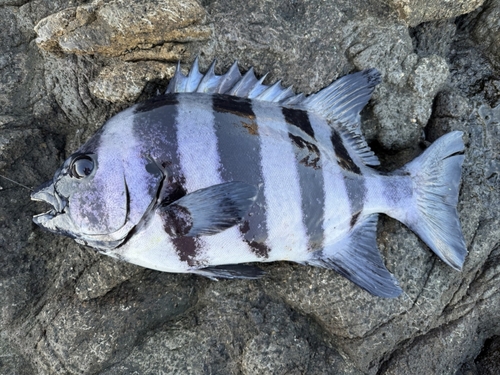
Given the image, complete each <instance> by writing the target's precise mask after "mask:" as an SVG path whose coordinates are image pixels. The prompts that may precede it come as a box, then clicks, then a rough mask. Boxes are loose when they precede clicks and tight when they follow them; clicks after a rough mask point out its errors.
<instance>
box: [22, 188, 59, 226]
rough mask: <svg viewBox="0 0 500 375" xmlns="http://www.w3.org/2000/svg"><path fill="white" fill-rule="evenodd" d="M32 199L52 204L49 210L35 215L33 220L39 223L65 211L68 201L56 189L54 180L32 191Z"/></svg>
mask: <svg viewBox="0 0 500 375" xmlns="http://www.w3.org/2000/svg"><path fill="white" fill-rule="evenodd" d="M31 200H34V201H38V202H45V203H48V204H50V205H51V206H52V208H51V209H49V210H48V211H47V212H44V213H41V214H38V215H35V216H33V221H34V222H35V223H37V224H40V223H45V222H46V221H47V220H50V219H53V218H54V217H56V216H57V215H59V214H61V213H63V210H64V208H65V207H66V205H67V201H66V200H65V199H64V198H62V197H61V196H60V195H59V194H57V192H56V191H55V188H54V184H53V181H47V182H45V183H43V184H42V185H40V186H38V187H37V188H36V189H35V190H34V191H33V192H32V193H31Z"/></svg>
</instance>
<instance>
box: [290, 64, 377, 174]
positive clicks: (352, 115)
mask: <svg viewBox="0 0 500 375" xmlns="http://www.w3.org/2000/svg"><path fill="white" fill-rule="evenodd" d="M379 83H380V73H379V72H378V70H377V69H367V70H363V71H361V72H356V73H353V74H349V75H346V76H344V77H342V78H339V79H338V80H336V81H335V82H333V83H332V84H331V85H330V86H328V87H325V88H324V89H323V90H321V91H318V92H317V93H315V94H312V95H310V96H308V97H307V98H306V99H304V100H303V101H302V102H301V103H300V106H302V107H304V108H306V109H308V110H310V111H312V112H315V113H317V114H319V115H321V116H323V117H325V118H327V119H329V120H330V121H331V122H332V126H335V128H336V129H338V130H339V131H340V132H341V133H342V135H343V138H344V139H345V140H346V141H347V142H348V143H349V145H350V146H351V147H352V149H354V150H355V151H356V154H357V155H358V156H359V157H360V158H361V161H363V163H365V164H366V165H371V166H377V165H380V161H379V160H378V158H377V156H376V155H375V154H374V153H373V151H372V150H371V149H370V147H369V146H368V144H367V143H366V140H365V138H364V137H363V134H362V133H361V121H360V116H359V113H360V112H361V110H362V109H363V108H364V106H365V105H366V104H367V103H368V101H369V100H370V98H371V96H372V93H373V90H374V89H375V86H377V85H378V84H379Z"/></svg>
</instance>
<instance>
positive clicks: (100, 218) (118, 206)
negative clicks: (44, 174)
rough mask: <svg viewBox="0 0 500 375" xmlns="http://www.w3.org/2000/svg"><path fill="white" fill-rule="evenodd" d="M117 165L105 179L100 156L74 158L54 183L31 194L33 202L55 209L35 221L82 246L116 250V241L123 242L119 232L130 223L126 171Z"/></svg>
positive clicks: (64, 165)
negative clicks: (42, 203) (95, 245)
mask: <svg viewBox="0 0 500 375" xmlns="http://www.w3.org/2000/svg"><path fill="white" fill-rule="evenodd" d="M115 164H116V165H115V168H114V171H113V173H112V174H111V176H110V175H108V176H105V175H104V173H103V172H104V171H103V169H100V165H99V157H98V155H97V154H94V153H75V154H73V155H71V156H70V157H69V158H68V159H67V160H66V161H65V162H64V164H63V165H62V166H61V167H60V168H59V169H58V170H57V171H56V172H55V174H54V177H53V178H52V180H49V181H47V182H46V183H44V184H42V185H40V186H39V187H37V188H36V189H35V190H34V191H33V193H32V194H31V199H33V200H37V201H44V202H46V203H48V204H50V205H51V206H52V208H51V209H50V210H49V211H47V212H45V213H42V214H40V215H36V216H34V217H33V221H34V222H35V223H36V224H38V225H39V226H41V227H42V228H44V229H47V230H49V231H51V232H54V233H58V234H63V235H67V236H69V237H72V238H74V239H76V240H77V241H79V242H82V243H87V244H90V245H93V244H94V243H96V244H97V245H100V246H104V247H106V246H108V247H112V244H111V243H112V242H115V241H117V240H120V238H119V237H121V236H120V235H118V236H117V234H118V233H117V232H119V231H120V229H121V228H123V227H124V225H125V223H126V219H127V204H128V203H127V199H128V198H127V191H126V185H125V180H124V178H123V176H122V178H119V175H121V173H120V170H121V169H122V168H121V165H120V164H119V163H115Z"/></svg>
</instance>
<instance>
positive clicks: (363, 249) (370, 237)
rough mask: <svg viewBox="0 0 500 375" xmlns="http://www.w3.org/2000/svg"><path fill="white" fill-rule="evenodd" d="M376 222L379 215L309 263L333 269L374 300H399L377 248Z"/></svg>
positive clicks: (393, 280)
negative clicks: (375, 298) (384, 298)
mask: <svg viewBox="0 0 500 375" xmlns="http://www.w3.org/2000/svg"><path fill="white" fill-rule="evenodd" d="M377 219H378V215H371V216H369V217H368V218H366V219H365V220H363V221H361V222H359V223H358V224H357V225H356V226H355V227H354V228H353V230H352V231H351V232H349V234H348V235H347V236H346V237H344V238H343V239H342V240H340V241H339V242H336V243H334V244H332V245H331V246H329V247H326V248H325V249H323V250H322V251H319V252H318V253H317V258H316V259H314V260H312V261H309V262H308V263H309V264H311V265H314V266H317V267H324V268H330V269H333V270H335V271H336V272H338V273H339V274H341V275H342V276H344V277H345V278H347V279H349V280H350V281H352V282H353V283H355V284H356V285H358V286H359V287H361V288H363V289H365V290H366V291H368V292H369V293H371V294H373V295H375V296H379V297H389V298H394V297H397V296H399V295H400V294H401V292H402V290H401V288H400V287H399V285H398V282H397V280H396V279H395V278H394V276H393V275H392V274H391V273H390V272H389V271H388V270H387V268H386V267H385V265H384V262H383V260H382V257H381V256H380V253H379V250H378V247H377V241H376V231H377Z"/></svg>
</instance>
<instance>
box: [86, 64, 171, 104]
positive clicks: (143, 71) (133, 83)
mask: <svg viewBox="0 0 500 375" xmlns="http://www.w3.org/2000/svg"><path fill="white" fill-rule="evenodd" d="M175 67H176V65H174V64H165V63H160V62H157V61H138V62H120V63H117V64H114V65H113V66H107V67H105V68H103V69H102V70H101V71H100V72H99V75H98V76H97V77H96V78H95V79H94V80H93V81H91V82H89V89H90V92H91V93H92V94H93V95H94V96H96V97H98V98H101V99H104V100H107V101H110V102H131V101H133V100H136V99H137V98H138V97H139V95H140V94H141V93H142V91H143V89H144V86H145V85H146V83H148V82H152V81H156V82H160V81H162V80H165V79H170V78H171V77H172V76H173V75H174V72H175Z"/></svg>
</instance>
